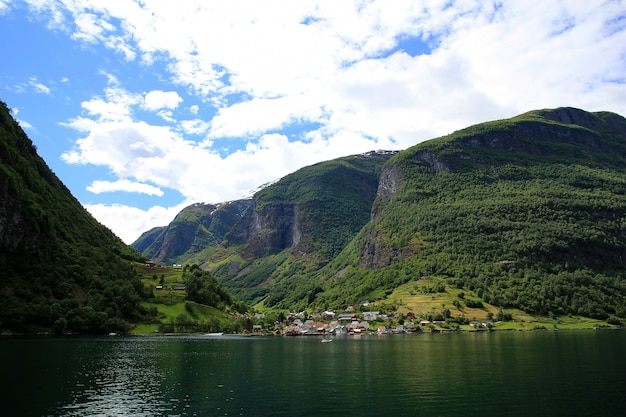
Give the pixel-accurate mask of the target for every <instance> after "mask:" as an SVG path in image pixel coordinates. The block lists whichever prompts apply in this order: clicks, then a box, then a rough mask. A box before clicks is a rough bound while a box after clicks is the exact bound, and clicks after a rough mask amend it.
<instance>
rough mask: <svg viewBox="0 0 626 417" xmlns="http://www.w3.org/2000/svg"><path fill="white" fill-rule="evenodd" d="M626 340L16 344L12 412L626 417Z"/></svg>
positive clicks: (0, 344) (610, 336)
mask: <svg viewBox="0 0 626 417" xmlns="http://www.w3.org/2000/svg"><path fill="white" fill-rule="evenodd" d="M624 335H625V333H623V332H578V333H576V332H569V333H568V332H563V333H560V332H550V333H540V334H539V333H527V334H516V333H512V334H453V335H413V336H411V335H406V336H397V335H393V336H392V335H390V336H385V337H377V336H362V337H361V338H353V337H345V338H337V339H335V340H334V341H333V342H332V343H320V339H319V338H316V337H300V338H274V337H267V338H243V337H241V338H237V337H224V338H217V339H216V338H203V337H129V338H124V337H119V338H118V337H115V338H39V339H23V340H20V339H16V340H13V339H6V340H0V354H3V355H13V356H15V358H14V359H15V362H13V363H12V365H11V366H9V367H8V368H7V371H8V372H9V374H15V378H14V379H13V381H9V379H8V378H4V377H3V379H1V380H0V382H1V383H2V386H0V389H3V390H4V392H8V393H12V397H11V398H14V399H15V401H16V404H15V407H13V408H12V407H11V406H9V407H8V412H9V414H7V415H11V416H19V415H29V416H33V415H35V416H36V415H50V416H71V417H73V416H81V417H82V416H223V415H229V416H233V415H235V416H236V415H241V416H325V417H328V416H352V415H355V416H356V415H358V416H383V415H391V416H394V417H400V416H456V415H463V416H481V417H484V416H526V415H528V414H536V415H537V416H540V415H551V416H568V417H572V416H584V415H598V416H600V415H601V416H603V417H608V416H623V415H626V399H625V395H626V382H625V381H624V378H623V375H624V371H626V367H625V365H624V362H625V361H624V359H626V357H625V354H624V352H625V348H626V337H624ZM5 357H6V356H5ZM20 370H21V371H22V372H21V373H19V371H20ZM29 373H30V374H29ZM4 375H7V374H6V373H4V374H3V376H4ZM11 382H12V384H13V385H9V383H11ZM38 389H39V390H38ZM20 401H21V403H20ZM5 411H7V407H5ZM3 415H4V413H3Z"/></svg>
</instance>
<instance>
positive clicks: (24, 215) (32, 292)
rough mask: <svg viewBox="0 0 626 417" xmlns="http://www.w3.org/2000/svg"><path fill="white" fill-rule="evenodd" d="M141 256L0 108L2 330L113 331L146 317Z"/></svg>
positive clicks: (0, 295)
mask: <svg viewBox="0 0 626 417" xmlns="http://www.w3.org/2000/svg"><path fill="white" fill-rule="evenodd" d="M142 259H143V258H142V256H141V255H140V254H139V253H137V252H136V251H134V250H133V249H131V248H129V247H128V246H126V245H125V244H124V243H123V242H122V241H121V240H120V239H118V238H117V237H116V236H115V235H114V234H113V233H112V232H111V231H110V230H108V229H107V228H105V227H104V226H102V225H101V224H99V223H98V222H97V221H96V220H95V219H94V218H93V217H91V216H90V215H89V213H87V211H86V210H85V209H84V208H83V207H82V206H81V205H80V203H79V202H78V201H77V200H76V199H75V198H74V197H73V196H72V195H71V193H70V192H69V190H68V189H67V188H66V187H65V186H64V185H63V184H62V183H61V182H60V181H59V179H58V178H57V177H56V176H55V175H54V174H53V173H52V171H50V169H49V168H48V166H47V165H46V164H45V162H44V161H43V160H42V159H41V158H40V157H39V156H38V155H37V151H36V149H35V147H34V146H33V144H32V142H31V141H30V139H28V137H27V136H26V134H25V133H24V132H23V131H22V129H21V128H20V127H19V125H18V124H17V123H16V122H15V120H13V118H12V117H11V115H10V113H9V110H8V108H7V106H6V105H5V104H4V103H2V105H1V106H0V329H1V330H2V331H13V332H34V331H52V330H54V331H58V332H65V331H71V332H79V333H83V332H108V331H119V330H124V329H126V328H127V327H128V325H129V323H130V322H132V321H136V320H137V319H139V318H140V317H141V316H142V310H141V309H140V307H139V301H140V297H141V294H142V292H143V286H142V283H141V281H140V280H139V278H138V277H137V275H136V274H135V271H134V269H133V266H132V264H133V262H135V261H138V260H142Z"/></svg>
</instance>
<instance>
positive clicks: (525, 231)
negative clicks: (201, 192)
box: [135, 108, 626, 318]
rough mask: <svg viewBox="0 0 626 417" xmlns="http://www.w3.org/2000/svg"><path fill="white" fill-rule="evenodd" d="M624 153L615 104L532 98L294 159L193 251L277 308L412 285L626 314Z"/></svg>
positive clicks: (373, 295)
mask: <svg viewBox="0 0 626 417" xmlns="http://www.w3.org/2000/svg"><path fill="white" fill-rule="evenodd" d="M625 166H626V119H624V118H623V117H622V116H619V115H617V114H613V113H608V112H598V113H589V112H585V111H583V110H579V109H574V108H559V109H549V110H538V111H531V112H528V113H525V114H522V115H520V116H517V117H513V118H511V119H506V120H499V121H493V122H488V123H482V124H479V125H476V126H472V127H469V128H467V129H463V130H460V131H458V132H455V133H453V134H451V135H448V136H444V137H441V138H436V139H432V140H430V141H426V142H423V143H420V144H418V145H415V146H413V147H411V148H409V149H407V150H405V151H402V152H400V153H397V154H396V155H395V156H392V155H390V154H385V153H371V154H369V155H363V156H356V157H348V158H340V159H337V160H333V161H328V162H324V163H321V164H317V165H315V166H312V167H307V168H304V169H302V170H299V171H297V172H295V173H293V174H291V175H289V176H287V177H285V178H283V179H282V180H281V181H279V182H278V183H276V184H274V185H272V186H269V187H267V188H265V189H263V190H261V191H260V192H258V193H257V194H255V196H254V197H253V199H252V201H251V202H250V207H248V208H247V209H246V210H245V211H244V212H243V213H242V216H241V218H240V219H239V220H238V221H237V222H236V223H234V225H233V227H232V228H231V229H230V230H229V231H228V232H227V233H225V234H224V239H223V240H222V242H220V243H219V244H218V245H215V246H211V248H210V250H209V251H208V252H205V255H203V256H200V257H195V258H193V260H194V262H196V263H198V264H201V266H202V268H204V269H210V270H211V271H213V273H214V274H216V275H217V276H218V277H219V278H220V279H221V280H222V282H224V283H225V285H226V286H227V287H228V288H230V289H231V290H232V291H234V292H235V293H236V294H237V295H238V296H239V297H241V298H243V299H245V300H247V301H248V302H250V303H253V304H254V303H256V304H257V305H259V306H263V307H270V308H279V309H289V310H298V309H305V308H306V309H325V308H337V307H339V306H345V305H350V304H353V303H358V302H361V301H364V300H369V301H375V300H379V301H381V302H384V300H385V299H386V298H387V297H389V296H391V295H392V294H393V293H394V291H396V290H398V289H399V288H400V287H403V288H404V287H406V286H407V285H409V284H410V285H412V287H411V288H412V291H414V292H417V293H421V292H432V291H444V292H445V291H452V290H454V291H457V290H459V289H462V290H463V291H464V292H466V293H467V294H469V295H471V297H472V299H473V300H472V303H473V304H474V305H482V304H483V303H484V304H489V305H491V306H495V307H497V308H501V309H508V308H510V309H519V310H522V311H525V312H528V313H531V314H538V315H562V314H577V315H583V316H587V317H597V318H606V317H609V316H612V315H616V316H618V317H624V316H625V315H626V277H625V275H624V274H625V268H624V267H625V265H626V170H625V169H624V167H625ZM135 247H137V246H135ZM198 249H199V248H198ZM145 253H146V252H144V254H145ZM181 253H187V254H191V252H189V251H187V249H185V251H183V252H181ZM197 253H200V252H199V251H198V252H197ZM183 258H184V257H183ZM183 258H181V257H179V258H177V259H178V260H179V262H181V261H182V262H184V259H183ZM189 258H190V259H192V258H191V256H190V257H189ZM469 304H470V301H469V300H466V301H459V300H457V302H455V306H456V310H455V311H452V315H455V314H457V315H462V314H464V307H466V306H467V305H469Z"/></svg>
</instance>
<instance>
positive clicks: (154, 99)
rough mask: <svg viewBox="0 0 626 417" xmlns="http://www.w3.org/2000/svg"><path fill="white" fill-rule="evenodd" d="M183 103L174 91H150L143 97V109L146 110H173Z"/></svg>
mask: <svg viewBox="0 0 626 417" xmlns="http://www.w3.org/2000/svg"><path fill="white" fill-rule="evenodd" d="M182 101H183V99H182V97H181V96H179V95H178V93H177V92H176V91H162V90H154V91H150V92H149V93H148V94H146V96H145V97H144V104H143V107H144V108H145V109H147V110H160V109H175V108H176V107H178V105H179V104H180V103H181V102H182Z"/></svg>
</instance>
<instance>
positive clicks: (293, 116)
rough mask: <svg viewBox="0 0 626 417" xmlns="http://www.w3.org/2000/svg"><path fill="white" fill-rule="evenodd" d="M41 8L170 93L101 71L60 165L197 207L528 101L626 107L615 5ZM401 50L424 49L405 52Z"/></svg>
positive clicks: (468, 0) (517, 109)
mask: <svg viewBox="0 0 626 417" xmlns="http://www.w3.org/2000/svg"><path fill="white" fill-rule="evenodd" d="M0 1H1V0H0ZM32 3H33V4H34V7H35V8H36V10H38V13H40V14H43V13H48V21H49V24H50V25H51V26H55V27H58V28H61V29H62V30H64V31H68V32H69V33H71V34H72V36H73V37H74V39H76V40H77V41H78V42H82V43H86V44H90V45H91V44H94V43H100V44H102V45H104V46H105V47H107V48H110V49H111V50H113V51H115V52H117V53H120V54H121V56H122V57H123V58H124V59H126V60H137V61H140V65H142V68H145V69H147V70H150V71H154V72H158V71H161V72H160V73H159V74H158V78H159V79H160V80H162V85H152V86H149V87H143V86H142V87H133V86H132V85H129V84H125V85H121V83H120V82H119V81H118V79H117V78H116V77H115V76H113V75H112V74H117V73H116V72H114V71H109V72H107V73H105V75H107V76H108V77H109V83H108V85H107V88H106V89H105V90H104V91H103V92H102V94H100V93H99V92H94V96H93V98H92V99H91V100H88V101H85V102H83V103H82V110H83V113H82V114H81V115H77V116H76V117H75V118H74V119H72V120H71V121H69V122H67V126H69V127H72V128H74V129H76V130H78V131H79V132H81V134H82V137H81V138H80V139H79V140H77V142H76V145H75V147H74V148H73V149H71V150H69V151H68V152H66V153H65V154H64V155H63V158H64V160H65V161H67V162H70V163H77V164H95V165H101V166H105V167H107V168H108V169H110V170H111V172H112V173H114V174H116V175H118V176H119V179H120V180H128V181H131V183H135V182H146V181H149V182H150V183H151V184H155V185H156V186H158V187H160V188H161V189H175V190H178V191H180V192H181V194H182V195H183V197H184V198H185V200H186V201H191V202H193V201H211V202H218V201H224V200H227V199H231V198H235V197H237V196H238V195H240V194H242V193H244V192H245V191H247V190H248V189H251V188H255V187H256V186H258V185H259V184H261V183H263V182H267V181H271V180H273V179H276V178H277V177H280V176H282V175H285V174H286V173H288V172H291V171H293V170H295V169H297V168H299V167H301V166H303V165H307V164H311V163H314V162H318V161H320V160H323V159H331V158H335V157H338V156H342V155H347V154H353V153H359V152H363V151H367V150H371V149H379V148H382V149H384V148H395V149H398V148H406V147H408V146H411V145H413V144H415V143H417V142H419V141H422V140H426V139H429V138H432V137H435V136H439V135H443V134H447V133H450V132H452V131H453V130H456V129H459V128H462V127H465V126H468V125H470V124H473V123H478V122H481V121H486V120H493V119H497V118H503V117H510V116H513V115H515V114H518V113H521V112H523V111H527V110H530V109H533V108H546V107H556V106H576V107H580V108H584V109H588V110H610V111H615V112H618V113H621V114H626V77H625V76H624V74H626V61H625V60H624V59H623V57H624V56H625V55H626V5H625V4H624V3H623V2H620V1H611V0H609V1H606V2H603V3H602V4H598V3H597V2H589V1H586V2H585V1H581V2H574V1H568V2H565V1H557V0H537V1H530V0H528V1H518V2H514V1H511V2H484V1H479V0H463V1H452V2H450V1H447V0H432V1H424V2H415V1H412V0H403V1H401V0H397V1H394V2H389V1H386V0H373V1H369V2H356V3H354V2H337V1H330V0H320V1H315V2H294V1H291V0H285V1H277V2H273V3H271V4H269V5H268V4H266V3H264V2H258V1H240V2H231V1H215V2H205V1H184V2H165V1H164V2H135V1H131V0H117V1H114V2H101V1H96V0H93V1H91V0H82V1H81V0H71V1H70V0H66V1H64V0H60V1H55V2H51V1H47V0H33V1H32ZM0 4H1V3H0ZM0 10H1V9H0ZM408 40H411V41H412V42H414V43H415V45H414V46H413V47H414V48H415V49H414V50H411V48H408V49H407V50H399V49H398V44H399V43H401V42H405V43H406V42H407V41H408ZM403 45H404V44H403ZM416 51H421V52H416ZM162 66H164V67H165V68H166V69H165V70H162V69H161V67H162ZM31 87H32V86H31ZM134 88H146V90H147V91H136V90H134ZM96 94H98V95H96ZM188 96H192V99H191V100H189V99H188V98H187V97H188ZM183 97H185V99H183ZM183 101H185V102H186V103H189V102H191V103H202V112H201V111H200V106H199V105H197V104H193V105H189V107H188V109H184V110H181V109H179V107H180V105H181V103H183ZM138 110H148V111H151V112H154V114H156V115H157V116H158V117H160V119H156V120H157V121H159V122H161V123H162V122H163V121H165V122H167V123H169V125H168V126H161V125H157V124H156V123H155V122H154V120H148V119H145V120H140V119H138V117H139V116H138V114H140V112H139V111H138ZM187 110H188V111H189V113H191V115H192V116H191V119H189V114H186V116H184V117H181V114H180V112H182V111H185V112H186V111H187ZM299 126H307V129H308V130H304V131H302V130H299ZM186 135H189V136H186ZM197 136H202V137H201V138H200V140H201V141H202V140H203V142H195V141H194V140H193V139H192V138H193V137H197ZM190 137H192V138H190ZM240 140H245V141H247V142H246V143H245V144H243V145H240V144H239V142H237V141H240ZM227 141H235V142H233V143H236V145H233V146H232V147H231V146H229V144H228V143H226V142H227ZM220 147H222V148H220ZM224 148H232V149H238V150H236V151H235V152H233V153H230V154H228V153H227V152H226V151H224ZM98 210H99V213H101V214H102V213H104V212H105V210H106V208H105V207H99V208H98ZM111 210H112V211H113V212H114V213H118V212H119V211H120V210H121V209H120V208H119V207H112V208H111ZM136 213H137V216H139V215H145V216H147V215H148V214H147V213H146V212H141V213H143V214H141V213H140V212H136ZM102 215H104V214H102ZM111 218H112V219H114V218H116V217H115V215H112V217H111ZM155 218H156V217H155ZM112 221H113V220H112ZM114 230H116V228H114Z"/></svg>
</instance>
